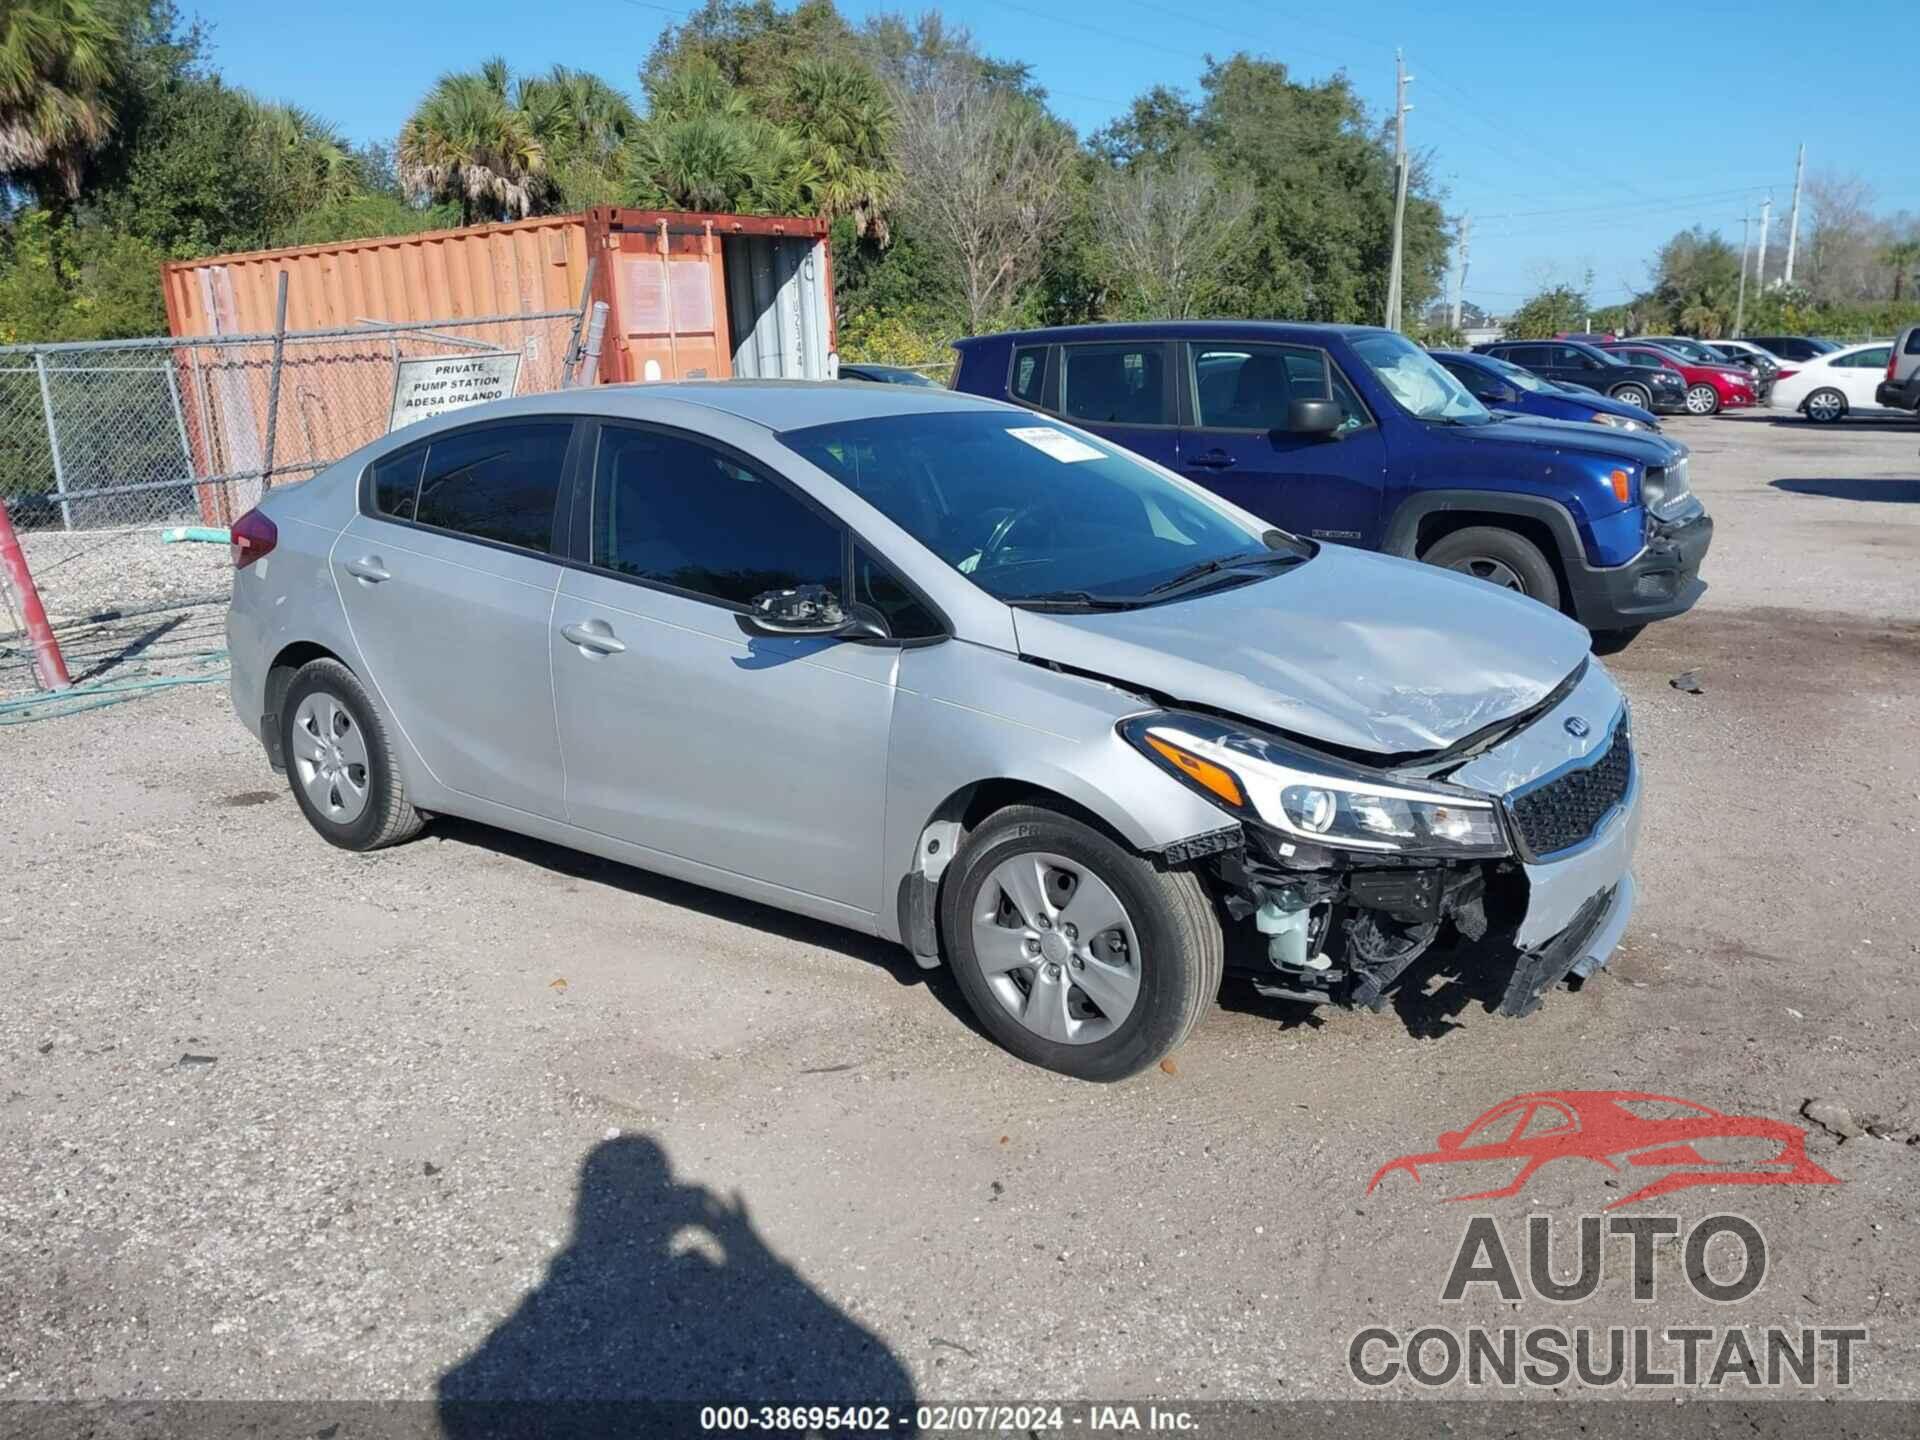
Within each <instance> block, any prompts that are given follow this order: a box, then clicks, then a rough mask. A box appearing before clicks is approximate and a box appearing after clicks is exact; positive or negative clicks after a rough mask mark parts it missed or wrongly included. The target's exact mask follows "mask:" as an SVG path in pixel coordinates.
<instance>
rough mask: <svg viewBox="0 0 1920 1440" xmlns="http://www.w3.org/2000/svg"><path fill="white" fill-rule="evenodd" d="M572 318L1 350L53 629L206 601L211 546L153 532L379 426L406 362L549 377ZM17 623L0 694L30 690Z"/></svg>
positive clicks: (200, 518)
mask: <svg viewBox="0 0 1920 1440" xmlns="http://www.w3.org/2000/svg"><path fill="white" fill-rule="evenodd" d="M578 318H579V317H578V316H577V314H576V313H575V312H573V311H554V312H548V313H542V314H532V315H513V316H495V317H488V318H483V319H448V320H438V321H431V322H421V323H417V324H408V325H379V324H362V325H356V326H352V327H348V328H344V329H337V330H327V331H309V332H290V333H288V334H286V335H284V336H282V337H279V342H278V344H276V339H275V337H274V336H271V335H251V336H234V337H219V338H204V339H202V338H195V339H178V338H174V337H170V336H168V337H157V338H154V339H150V340H119V341H109V342H103V343H100V344H97V345H87V344H62V345H44V346H8V347H0V498H4V499H5V501H6V503H7V508H8V512H9V515H10V517H11V519H12V521H13V526H14V529H15V530H16V531H17V532H18V534H19V536H20V541H21V546H22V549H23V550H24V551H25V553H26V556H27V562H28V566H29V568H30V569H31V571H32V573H33V576H34V579H35V583H36V585H37V587H38V588H39V591H40V596H41V601H42V603H43V604H44V605H45V607H46V610H47V613H48V616H49V617H50V618H51V619H52V621H53V625H54V631H55V634H56V635H57V636H60V637H61V638H62V639H63V641H64V640H66V639H67V637H68V636H70V635H80V634H90V633H92V630H91V629H90V626H97V624H98V621H97V619H95V618H94V617H99V616H102V615H114V614H124V613H129V612H134V611H138V612H141V613H147V614H150V613H153V610H152V608H151V607H154V606H164V605H167V604H173V605H179V606H191V605H195V604H201V603H205V602H207V601H208V600H209V598H210V597H211V598H213V599H223V598H224V596H225V594H226V593H227V591H228V589H229V586H230V573H229V570H228V562H227V554H226V551H225V549H224V548H223V547H220V546H214V545H205V544H198V545H168V544H163V543H162V542H161V540H160V534H161V531H162V529H163V528H165V527H168V526H176V525H182V524H191V525H208V526H224V525H227V524H230V523H231V522H232V521H233V520H234V519H235V518H236V517H238V516H239V515H241V514H243V513H244V512H245V511H247V510H248V509H250V508H251V507H252V506H253V505H255V504H257V503H258V502H259V499H260V496H261V494H262V492H263V491H264V490H265V489H266V488H267V487H268V486H270V485H273V484H286V483H291V482H293V481H296V480H303V479H305V478H306V477H307V476H309V475H312V474H313V473H315V472H316V471H318V470H321V469H324V468H325V467H326V466H328V465H330V464H332V463H333V462H334V461H336V460H339V459H341V458H342V457H344V456H347V455H350V454H352V453H353V452H354V451H355V450H357V449H359V448H360V447H361V446H363V445H365V444H367V443H368V442H370V441H372V440H376V439H378V438H379V437H380V436H382V435H384V434H386V433H387V431H388V429H389V425H390V421H391V419H392V417H393V414H394V399H395V395H396V392H397V390H398V388H399V386H400V379H401V376H402V373H403V369H404V370H406V372H407V373H408V374H409V375H410V376H411V375H414V374H415V373H417V368H418V367H406V366H405V362H407V361H434V360H457V359H463V358H470V359H479V358H482V357H512V359H511V362H507V361H504V360H499V359H496V360H493V361H491V362H490V365H489V367H488V368H489V372H490V373H492V374H494V375H502V374H504V373H506V372H507V371H508V370H511V371H512V372H513V380H512V385H511V393H513V394H518V395H531V394H539V393H542V392H545V391H549V390H556V389H559V388H561V385H562V383H563V377H564V372H565V366H566V358H567V352H568V349H569V346H570V345H571V344H573V343H574V340H575V329H576V322H577V320H578ZM276 351H278V355H279V360H278V367H277V368H278V375H277V380H278V384H277V385H276V383H275V381H276V362H275V355H276ZM17 625H18V622H17V620H16V619H14V618H13V617H11V616H10V615H9V614H8V613H7V612H6V611H5V610H4V609H0V627H5V628H0V692H5V691H8V690H19V689H28V688H32V686H33V678H32V672H31V668H30V666H28V665H27V663H26V658H25V657H26V645H25V642H24V639H23V638H22V637H21V636H20V635H19V633H18V629H17Z"/></svg>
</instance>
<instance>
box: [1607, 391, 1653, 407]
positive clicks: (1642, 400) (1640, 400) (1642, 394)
mask: <svg viewBox="0 0 1920 1440" xmlns="http://www.w3.org/2000/svg"><path fill="white" fill-rule="evenodd" d="M1613 398H1614V399H1616V400H1618V401H1620V402H1621V403H1623V404H1626V405H1638V406H1639V407H1640V408H1641V409H1642V410H1651V409H1652V408H1653V396H1651V395H1649V394H1648V393H1647V392H1646V391H1645V390H1643V389H1641V388H1640V387H1639V386H1638V385H1621V386H1618V387H1617V388H1616V389H1615V390H1614V391H1613Z"/></svg>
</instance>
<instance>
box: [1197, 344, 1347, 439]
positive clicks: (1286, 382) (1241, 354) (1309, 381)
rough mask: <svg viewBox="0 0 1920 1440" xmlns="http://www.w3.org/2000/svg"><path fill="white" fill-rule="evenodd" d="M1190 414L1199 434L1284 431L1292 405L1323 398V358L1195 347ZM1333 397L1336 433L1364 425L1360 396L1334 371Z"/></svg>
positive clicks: (1306, 351) (1293, 350)
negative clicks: (1338, 423) (1336, 404)
mask: <svg viewBox="0 0 1920 1440" xmlns="http://www.w3.org/2000/svg"><path fill="white" fill-rule="evenodd" d="M1189 353H1190V354H1191V355H1192V356H1193V395H1194V415H1195V417H1196V419H1197V421H1198V423H1199V426H1200V428H1201V429H1203V430H1284V429H1285V428H1286V426H1287V411H1288V407H1289V406H1291V405H1292V403H1293V402H1294V401H1295V400H1324V399H1326V398H1327V374H1328V370H1329V361H1328V359H1327V356H1326V353H1325V352H1324V351H1321V350H1315V349H1313V348H1311V347H1309V346H1296V345H1240V344H1233V343H1229V344H1226V345H1210V346H1203V345H1195V346H1193V347H1192V348H1191V350H1190V351H1189ZM1332 374H1333V398H1334V399H1336V400H1338V401H1339V402H1340V409H1341V413H1342V414H1343V416H1344V417H1345V418H1344V419H1343V420H1342V421H1341V426H1340V428H1341V429H1342V430H1354V429H1358V428H1359V427H1360V426H1362V425H1365V424H1366V423H1367V421H1368V416H1367V412H1366V410H1365V409H1364V408H1363V407H1362V406H1361V404H1360V397H1359V396H1357V395H1355V394H1354V393H1353V390H1352V388H1351V387H1350V386H1348V384H1347V381H1346V377H1345V376H1343V375H1341V374H1340V372H1339V370H1338V369H1334V370H1333V371H1332Z"/></svg>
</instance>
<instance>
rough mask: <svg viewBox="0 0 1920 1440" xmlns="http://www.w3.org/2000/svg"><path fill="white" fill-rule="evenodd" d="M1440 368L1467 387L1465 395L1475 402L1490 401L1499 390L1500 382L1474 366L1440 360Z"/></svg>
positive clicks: (1455, 361) (1456, 361)
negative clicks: (1471, 397) (1472, 398)
mask: <svg viewBox="0 0 1920 1440" xmlns="http://www.w3.org/2000/svg"><path fill="white" fill-rule="evenodd" d="M1440 365H1441V367H1442V368H1443V369H1444V370H1446V371H1447V373H1448V374H1450V375H1452V376H1453V378H1454V379H1456V380H1458V381H1459V382H1460V383H1461V384H1462V385H1464V386H1466V387H1467V393H1468V394H1469V395H1471V396H1473V397H1474V398H1475V399H1476V400H1486V399H1490V398H1491V397H1492V396H1494V395H1495V394H1497V393H1498V392H1499V390H1500V382H1499V381H1498V380H1496V379H1494V378H1493V376H1491V375H1489V374H1487V372H1486V371H1484V370H1482V369H1480V368H1479V367H1477V366H1474V365H1462V364H1461V363H1460V362H1459V361H1458V360H1442V361H1441V362H1440Z"/></svg>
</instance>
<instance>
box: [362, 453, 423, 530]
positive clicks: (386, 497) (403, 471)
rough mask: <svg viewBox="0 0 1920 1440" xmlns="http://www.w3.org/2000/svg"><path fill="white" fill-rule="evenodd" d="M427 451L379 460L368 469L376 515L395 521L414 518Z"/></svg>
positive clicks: (368, 480) (369, 490) (369, 489)
mask: <svg viewBox="0 0 1920 1440" xmlns="http://www.w3.org/2000/svg"><path fill="white" fill-rule="evenodd" d="M426 458H427V448H426V446H424V445H422V446H420V447H418V448H417V449H412V450H402V451H401V452H400V453H399V454H398V455H389V456H387V458H386V459H384V460H376V461H374V463H373V464H372V465H371V466H369V467H368V469H367V482H368V493H370V494H371V495H372V496H373V508H374V510H375V512H376V513H378V514H381V515H387V516H391V517H392V518H393V519H395V520H411V519H413V507H414V502H415V501H416V500H418V499H419V498H420V462H421V461H423V460H425V459H426Z"/></svg>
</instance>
